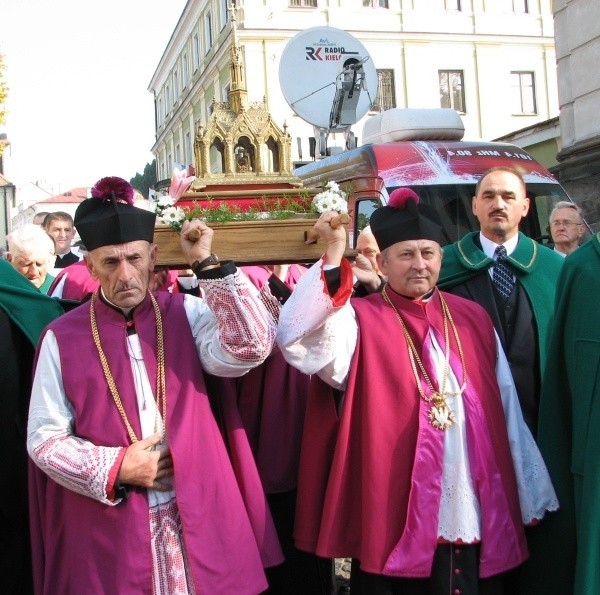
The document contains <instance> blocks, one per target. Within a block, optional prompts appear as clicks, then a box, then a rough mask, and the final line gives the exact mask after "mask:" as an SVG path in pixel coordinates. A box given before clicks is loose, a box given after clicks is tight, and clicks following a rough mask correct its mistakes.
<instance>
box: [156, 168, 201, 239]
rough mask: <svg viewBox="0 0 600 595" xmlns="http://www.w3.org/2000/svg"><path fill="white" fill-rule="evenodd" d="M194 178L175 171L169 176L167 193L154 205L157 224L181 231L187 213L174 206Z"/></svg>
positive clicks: (183, 172) (182, 171) (180, 171)
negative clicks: (163, 224) (169, 182)
mask: <svg viewBox="0 0 600 595" xmlns="http://www.w3.org/2000/svg"><path fill="white" fill-rule="evenodd" d="M194 179H195V177H194V176H188V175H187V174H186V172H185V171H184V170H179V169H175V170H173V174H172V175H171V184H170V186H169V193H168V194H167V195H166V196H161V197H159V198H158V200H157V201H156V202H155V203H154V205H153V207H154V212H155V213H156V219H157V221H158V222H159V223H165V224H167V225H170V226H171V227H174V228H176V229H181V226H182V224H183V222H184V221H185V220H186V218H187V213H186V211H185V210H184V209H182V208H181V207H177V206H175V205H176V203H177V201H178V200H179V199H180V198H181V197H182V196H183V195H184V194H185V192H186V190H187V189H188V188H189V187H190V184H191V183H192V182H193V181H194Z"/></svg>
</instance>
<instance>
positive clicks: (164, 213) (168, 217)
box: [157, 207, 185, 225]
mask: <svg viewBox="0 0 600 595" xmlns="http://www.w3.org/2000/svg"><path fill="white" fill-rule="evenodd" d="M157 218H158V220H159V222H160V223H166V224H167V225H171V224H173V223H175V224H181V223H183V221H184V220H185V211H184V210H183V209H181V208H180V207H166V208H164V209H162V210H161V211H160V213H157Z"/></svg>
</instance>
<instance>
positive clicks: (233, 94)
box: [192, 4, 300, 190]
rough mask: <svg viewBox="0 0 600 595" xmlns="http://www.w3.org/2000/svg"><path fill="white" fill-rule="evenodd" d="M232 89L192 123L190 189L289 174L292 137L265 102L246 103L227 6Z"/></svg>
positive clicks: (231, 8)
mask: <svg viewBox="0 0 600 595" xmlns="http://www.w3.org/2000/svg"><path fill="white" fill-rule="evenodd" d="M228 10H229V13H230V15H231V17H230V23H231V40H232V45H231V48H230V50H229V56H230V61H231V63H230V72H231V85H230V88H229V93H228V101H227V102H219V101H217V100H216V99H213V101H212V104H211V116H210V118H209V119H208V122H207V123H206V126H205V125H204V123H203V122H201V121H200V122H197V123H196V136H195V142H194V157H195V168H196V180H195V181H194V183H193V185H192V190H201V189H202V188H203V187H205V186H207V185H213V184H241V183H271V182H288V183H292V184H294V185H299V184H300V182H299V180H298V178H296V177H295V176H292V174H291V172H292V158H291V146H292V139H291V136H290V135H289V134H288V132H287V126H286V125H285V124H284V129H283V130H282V129H281V128H280V127H279V126H278V125H277V124H276V123H275V122H274V121H273V119H272V118H271V114H270V113H269V110H268V106H267V101H266V98H265V97H263V100H262V102H252V103H251V102H249V101H248V91H247V89H246V76H245V63H244V52H243V48H242V47H241V46H240V45H239V41H238V32H237V21H236V18H235V11H236V9H235V7H234V6H233V5H231V4H230V5H229V8H228Z"/></svg>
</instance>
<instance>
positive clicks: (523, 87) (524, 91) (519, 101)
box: [510, 72, 537, 114]
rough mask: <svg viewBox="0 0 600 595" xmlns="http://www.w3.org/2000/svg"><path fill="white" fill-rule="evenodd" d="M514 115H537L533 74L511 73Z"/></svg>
mask: <svg viewBox="0 0 600 595" xmlns="http://www.w3.org/2000/svg"><path fill="white" fill-rule="evenodd" d="M510 87H511V91H512V110H513V114H537V106H536V102H535V80H534V78H533V72H511V73H510Z"/></svg>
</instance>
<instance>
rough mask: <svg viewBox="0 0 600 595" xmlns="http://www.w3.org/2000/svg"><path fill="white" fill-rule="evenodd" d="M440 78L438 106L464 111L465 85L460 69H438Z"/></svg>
mask: <svg viewBox="0 0 600 595" xmlns="http://www.w3.org/2000/svg"><path fill="white" fill-rule="evenodd" d="M438 75H439V79H440V107H449V108H452V109H454V110H456V111H457V112H461V113H463V114H464V113H465V112H466V111H467V110H466V109H465V86H464V84H463V71H462V70H438Z"/></svg>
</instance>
